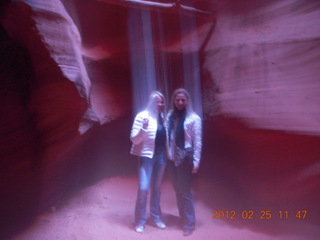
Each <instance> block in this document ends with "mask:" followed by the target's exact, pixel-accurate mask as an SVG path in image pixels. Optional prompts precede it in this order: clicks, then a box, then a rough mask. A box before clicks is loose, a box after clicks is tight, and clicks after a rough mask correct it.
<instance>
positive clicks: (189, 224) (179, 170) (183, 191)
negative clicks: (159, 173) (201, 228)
mask: <svg viewBox="0 0 320 240" xmlns="http://www.w3.org/2000/svg"><path fill="white" fill-rule="evenodd" d="M167 166H168V174H169V178H170V180H171V183H172V185H173V189H174V191H175V193H176V198H177V205H178V209H179V215H180V217H181V218H182V221H183V225H184V229H190V230H194V229H195V211H194V203H193V198H192V194H191V180H192V167H185V168H183V167H176V166H175V165H174V162H173V161H170V160H169V161H168V163H167Z"/></svg>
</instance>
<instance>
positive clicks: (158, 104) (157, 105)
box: [155, 96, 164, 113]
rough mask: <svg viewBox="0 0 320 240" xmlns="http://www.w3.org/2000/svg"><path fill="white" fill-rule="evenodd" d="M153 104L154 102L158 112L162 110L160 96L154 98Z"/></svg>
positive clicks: (162, 105) (162, 101)
mask: <svg viewBox="0 0 320 240" xmlns="http://www.w3.org/2000/svg"><path fill="white" fill-rule="evenodd" d="M155 104H156V109H157V111H158V113H160V112H162V111H163V110H164V99H163V98H162V97H160V96H157V97H156V98H155Z"/></svg>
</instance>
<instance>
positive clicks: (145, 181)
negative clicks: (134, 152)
mask: <svg viewBox="0 0 320 240" xmlns="http://www.w3.org/2000/svg"><path fill="white" fill-rule="evenodd" d="M152 167H153V160H152V159H150V158H146V157H140V158H139V188H138V194H137V200H136V206H135V224H136V226H144V225H145V223H146V222H147V214H146V210H147V209H146V208H147V198H148V192H149V187H150V180H151V175H152Z"/></svg>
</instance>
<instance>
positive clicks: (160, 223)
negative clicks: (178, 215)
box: [154, 221, 166, 229]
mask: <svg viewBox="0 0 320 240" xmlns="http://www.w3.org/2000/svg"><path fill="white" fill-rule="evenodd" d="M154 225H155V227H157V228H159V229H166V225H165V224H164V222H162V221H157V222H154Z"/></svg>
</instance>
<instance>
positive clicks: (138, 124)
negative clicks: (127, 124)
mask: <svg viewBox="0 0 320 240" xmlns="http://www.w3.org/2000/svg"><path fill="white" fill-rule="evenodd" d="M148 125H149V120H148V119H147V118H143V116H142V115H141V114H138V115H137V116H136V117H135V119H134V121H133V125H132V129H131V134H130V140H131V142H132V143H133V144H135V145H137V144H139V143H141V142H142V141H143V139H144V138H145V136H146V134H147V129H148Z"/></svg>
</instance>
